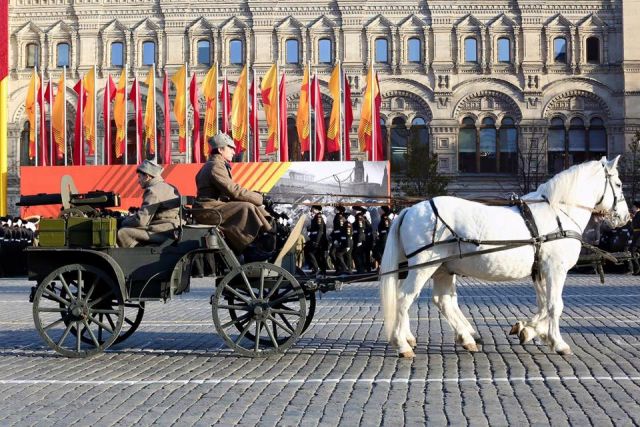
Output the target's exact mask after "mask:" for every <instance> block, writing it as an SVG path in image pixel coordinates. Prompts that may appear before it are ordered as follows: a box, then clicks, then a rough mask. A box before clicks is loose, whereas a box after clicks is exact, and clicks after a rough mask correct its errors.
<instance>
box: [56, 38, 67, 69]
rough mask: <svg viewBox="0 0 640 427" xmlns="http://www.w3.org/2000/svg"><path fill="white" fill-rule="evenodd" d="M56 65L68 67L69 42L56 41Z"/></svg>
mask: <svg viewBox="0 0 640 427" xmlns="http://www.w3.org/2000/svg"><path fill="white" fill-rule="evenodd" d="M56 67H57V68H63V67H69V43H58V45H57V46H56Z"/></svg>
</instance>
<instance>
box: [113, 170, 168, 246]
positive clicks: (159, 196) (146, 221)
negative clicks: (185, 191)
mask: <svg viewBox="0 0 640 427" xmlns="http://www.w3.org/2000/svg"><path fill="white" fill-rule="evenodd" d="M136 171H137V173H138V184H140V187H142V189H143V190H144V193H143V194H142V206H140V209H139V210H138V212H137V213H135V214H134V215H130V216H128V217H126V218H125V219H124V221H122V228H120V229H119V230H118V246H120V247H122V248H133V247H134V246H137V245H138V244H140V243H160V242H162V241H164V240H166V239H168V238H171V237H173V236H174V230H176V229H177V228H178V227H180V222H181V218H180V193H178V190H177V189H176V188H175V187H174V186H172V185H169V184H167V183H166V182H165V181H164V179H162V167H161V166H159V165H158V164H156V163H155V162H152V161H150V160H145V161H144V162H142V163H140V165H139V166H138V169H137V170H136Z"/></svg>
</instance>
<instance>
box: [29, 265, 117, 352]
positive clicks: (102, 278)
mask: <svg viewBox="0 0 640 427" xmlns="http://www.w3.org/2000/svg"><path fill="white" fill-rule="evenodd" d="M33 319H34V322H35V325H36V329H37V330H38V333H39V334H40V336H41V337H42V338H43V339H44V340H45V342H46V343H47V344H48V345H49V347H51V348H52V349H54V350H55V351H57V352H58V353H60V354H62V355H64V356H67V357H87V356H92V355H94V354H97V353H100V352H102V351H104V350H105V349H106V348H108V347H109V346H110V345H111V344H113V343H114V342H115V341H116V339H117V338H118V336H119V335H120V331H121V329H122V324H123V322H124V302H123V300H122V295H121V294H120V291H119V290H118V288H117V286H116V284H115V283H114V282H113V280H112V279H111V278H110V277H109V276H108V275H107V274H106V273H105V272H104V271H103V270H100V269H98V268H96V267H93V266H90V265H84V264H70V265H65V266H63V267H59V268H57V269H55V270H53V271H52V272H51V273H49V275H47V277H45V278H44V279H43V280H42V282H40V284H39V285H38V287H37V289H36V293H35V296H34V300H33Z"/></svg>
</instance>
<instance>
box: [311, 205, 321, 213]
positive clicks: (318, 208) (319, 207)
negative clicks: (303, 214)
mask: <svg viewBox="0 0 640 427" xmlns="http://www.w3.org/2000/svg"><path fill="white" fill-rule="evenodd" d="M311 209H313V210H315V211H318V212H320V211H321V210H322V206H320V205H313V206H311Z"/></svg>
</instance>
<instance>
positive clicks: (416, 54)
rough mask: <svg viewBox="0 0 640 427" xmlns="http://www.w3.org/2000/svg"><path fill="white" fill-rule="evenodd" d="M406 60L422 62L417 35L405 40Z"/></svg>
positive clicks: (420, 45) (420, 44) (420, 47)
mask: <svg viewBox="0 0 640 427" xmlns="http://www.w3.org/2000/svg"><path fill="white" fill-rule="evenodd" d="M407 62H414V63H420V62H422V43H421V42H420V39H419V38H417V37H412V38H410V39H409V40H407Z"/></svg>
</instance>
